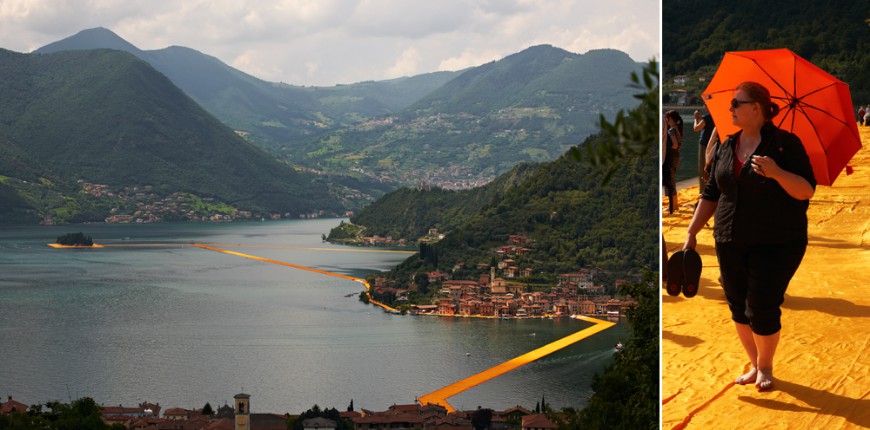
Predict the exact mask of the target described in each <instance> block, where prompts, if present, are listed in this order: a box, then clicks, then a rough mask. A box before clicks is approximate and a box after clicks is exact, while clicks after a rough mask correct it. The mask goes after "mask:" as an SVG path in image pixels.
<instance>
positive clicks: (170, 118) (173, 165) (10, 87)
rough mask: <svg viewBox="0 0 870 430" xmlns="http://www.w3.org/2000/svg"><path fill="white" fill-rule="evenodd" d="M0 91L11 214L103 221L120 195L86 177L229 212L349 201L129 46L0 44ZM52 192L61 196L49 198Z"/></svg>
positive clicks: (326, 206)
mask: <svg viewBox="0 0 870 430" xmlns="http://www.w3.org/2000/svg"><path fill="white" fill-rule="evenodd" d="M0 99H2V100H3V103H0V150H2V151H3V152H2V157H0V159H2V160H3V162H2V164H0V167H2V169H3V170H2V171H0V175H2V177H0V179H2V185H3V189H2V190H3V191H2V195H4V196H6V198H8V200H5V201H4V203H6V202H9V205H6V204H4V205H3V206H4V207H5V209H4V211H5V212H7V213H9V212H11V211H12V210H13V207H15V208H17V209H16V210H17V212H16V213H21V210H24V211H25V212H28V211H29V212H28V213H30V214H32V215H33V216H35V217H39V218H43V217H51V218H53V219H54V220H55V221H60V222H64V221H87V220H100V221H101V220H102V218H103V217H105V216H106V215H107V214H108V213H107V210H108V207H109V206H113V205H115V206H117V205H119V204H120V203H119V202H117V201H114V202H113V201H107V199H105V198H104V199H102V200H101V199H94V198H93V197H94V195H93V194H94V193H91V194H88V193H84V192H83V189H82V185H81V184H82V183H83V182H86V183H93V184H101V185H106V186H107V187H108V190H121V189H123V188H125V187H127V188H133V187H144V186H149V188H151V189H153V191H152V193H154V194H156V195H158V196H168V195H171V194H172V193H189V194H191V195H195V196H198V197H199V198H203V199H207V200H206V201H215V202H216V203H214V205H217V204H218V202H219V203H220V204H222V205H225V207H224V209H225V210H227V211H230V210H249V211H253V212H254V213H257V214H269V213H291V214H293V215H298V214H299V213H310V212H317V211H325V212H327V213H342V212H343V210H344V208H343V206H342V205H341V204H340V203H339V201H338V200H337V199H336V198H334V197H331V195H330V190H329V189H328V188H327V186H326V184H325V183H324V182H323V181H322V180H321V179H320V178H319V177H316V176H313V175H307V174H300V173H298V172H296V171H294V170H293V169H291V168H289V167H288V166H287V165H285V164H283V163H281V162H279V161H277V160H276V159H275V158H274V157H273V156H270V155H268V154H267V153H265V152H263V151H262V150H259V149H257V148H255V147H254V146H252V145H251V144H250V143H248V142H246V141H245V140H244V139H242V138H240V137H239V136H237V135H236V134H235V133H234V132H233V131H232V130H231V129H229V128H227V127H226V126H225V125H223V124H222V123H221V122H219V121H218V120H217V119H215V118H214V117H212V116H211V115H210V114H208V113H207V112H205V111H204V110H203V109H202V108H201V107H200V106H199V105H197V104H196V103H195V102H194V101H193V100H192V99H190V98H189V97H188V96H186V95H185V94H184V93H183V92H181V91H180V90H179V89H178V88H177V87H176V86H174V85H173V84H172V82H170V81H169V80H168V79H166V77H165V76H163V75H161V74H160V73H158V72H157V71H156V70H155V69H154V68H152V67H151V66H150V65H148V64H147V63H145V62H143V61H141V60H139V59H137V58H135V57H134V56H132V55H129V54H127V53H124V52H120V51H110V50H94V51H78V52H61V53H57V54H46V55H27V54H18V53H14V52H11V51H5V50H0ZM18 160H20V161H21V162H18ZM10 190H15V191H14V192H13V191H10ZM13 195H14V196H18V198H17V199H16V198H13V197H12V196H13ZM49 195H50V196H52V198H51V199H48V198H47V196H49ZM41 196H43V197H45V198H43V197H41ZM55 197H56V198H57V199H60V201H61V202H62V203H61V204H58V203H56V202H55V203H52V202H51V201H52V200H54V199H55ZM22 202H26V204H23V203H22ZM59 207H63V208H65V209H64V210H62V211H59ZM87 208H91V209H93V210H91V209H87Z"/></svg>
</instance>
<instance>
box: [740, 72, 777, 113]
mask: <svg viewBox="0 0 870 430" xmlns="http://www.w3.org/2000/svg"><path fill="white" fill-rule="evenodd" d="M737 90H743V92H744V93H746V95H747V96H749V100H752V101H753V102H755V103H758V104H759V105H761V114H762V115H764V119H765V120H766V121H770V120H772V119H773V117H775V116H776V114H778V113H779V106H777V104H776V103H774V102H773V101H772V100H771V99H770V91H768V90H767V88H765V87H764V85H761V84H759V83H758V82H752V81H747V82H744V83H742V84H740V85H738V86H737V88H735V89H734V91H737Z"/></svg>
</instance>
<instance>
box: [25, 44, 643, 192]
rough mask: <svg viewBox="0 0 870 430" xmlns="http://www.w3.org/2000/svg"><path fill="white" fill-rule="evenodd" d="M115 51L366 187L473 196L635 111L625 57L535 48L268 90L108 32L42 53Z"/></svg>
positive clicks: (263, 141) (273, 148) (180, 53)
mask: <svg viewBox="0 0 870 430" xmlns="http://www.w3.org/2000/svg"><path fill="white" fill-rule="evenodd" d="M95 48H109V49H119V50H123V51H126V52H130V53H132V54H133V55H135V56H137V57H139V58H141V59H143V60H144V61H146V62H148V63H149V64H151V65H152V66H154V68H156V69H157V70H159V71H160V72H161V73H163V74H165V75H166V76H167V77H168V78H169V79H170V80H172V81H173V83H175V84H176V85H177V86H178V87H179V88H181V89H182V90H184V91H185V92H186V93H187V94H188V95H189V96H191V97H192V98H193V99H194V100H196V101H197V102H198V103H200V104H201V105H202V106H203V107H204V108H205V109H206V110H208V111H209V112H210V113H212V114H213V115H215V116H216V117H217V118H218V119H220V120H221V121H222V122H224V123H225V124H227V125H228V126H230V127H232V128H233V129H235V130H237V131H240V132H241V133H242V134H243V135H244V136H245V138H246V139H248V140H249V141H251V142H252V143H254V144H255V145H258V146H259V147H261V148H263V149H265V150H266V151H268V152H271V153H272V154H274V155H275V156H276V157H278V158H280V159H282V160H284V161H286V162H288V163H290V164H292V165H294V166H300V167H302V168H306V169H314V170H316V171H319V172H324V173H331V174H339V175H347V174H351V175H354V176H357V177H358V178H360V179H361V180H362V181H364V182H371V181H374V182H376V183H380V182H386V183H390V184H394V186H395V185H413V184H417V183H421V182H422V183H427V184H434V185H438V186H442V187H457V186H458V187H462V186H468V185H477V184H481V183H485V182H487V181H489V180H491V179H493V178H494V177H495V176H497V175H498V174H500V173H504V172H506V171H508V170H510V169H511V168H512V167H513V166H514V165H515V164H517V163H518V162H522V161H547V160H553V159H555V158H556V157H558V156H560V155H561V154H562V153H563V152H564V151H565V150H566V149H567V148H568V147H570V146H572V145H575V144H577V143H579V142H580V141H582V140H583V139H584V138H585V137H586V136H588V135H589V134H591V133H593V132H595V131H597V128H596V125H595V124H596V123H597V119H598V115H600V114H604V115H606V116H610V115H612V114H613V113H615V112H616V111H617V110H619V109H625V108H631V107H633V106H634V105H635V104H636V102H635V100H634V99H633V98H632V97H631V91H630V89H629V88H628V87H627V85H626V77H627V76H629V74H630V73H631V72H635V71H638V70H639V69H640V65H639V64H637V63H636V62H634V61H632V60H631V58H629V57H628V55H626V54H625V53H623V52H619V51H615V50H596V51H590V52H588V53H586V54H583V55H579V54H574V53H570V52H568V51H565V50H563V49H559V48H555V47H552V46H549V45H541V46H534V47H530V48H528V49H525V50H523V51H521V52H519V53H517V54H514V55H511V56H508V57H506V58H504V59H502V60H499V61H493V62H490V63H487V64H484V65H481V66H478V67H473V68H469V69H466V70H462V71H456V72H435V73H428V74H423V75H417V76H413V77H406V78H399V79H392V80H387V81H379V82H374V81H367V82H360V83H355V84H351V85H338V86H334V87H301V86H293V85H288V84H284V83H273V82H266V81H263V80H260V79H258V78H255V77H253V76H250V75H248V74H245V73H243V72H241V71H239V70H236V69H234V68H232V67H230V66H228V65H226V64H224V63H222V62H221V61H219V60H218V59H216V58H214V57H211V56H208V55H205V54H202V53H200V52H198V51H195V50H193V49H189V48H183V47H177V46H172V47H168V48H165V49H160V50H153V51H143V50H140V49H138V48H136V47H135V46H133V45H132V44H130V43H128V42H127V41H125V40H123V39H122V38H120V37H119V36H117V35H116V34H114V33H113V32H111V31H110V30H108V29H105V28H95V29H89V30H84V31H82V32H79V33H78V34H75V35H73V36H70V37H68V38H66V39H63V40H61V41H58V42H55V43H52V44H49V45H46V46H44V47H42V48H40V49H37V50H36V51H34V53H52V52H59V51H66V50H81V49H95Z"/></svg>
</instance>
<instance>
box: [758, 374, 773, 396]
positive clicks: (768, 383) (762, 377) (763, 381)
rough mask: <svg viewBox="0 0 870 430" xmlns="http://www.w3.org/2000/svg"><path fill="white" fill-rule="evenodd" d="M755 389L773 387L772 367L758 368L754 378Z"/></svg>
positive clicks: (761, 389) (769, 388)
mask: <svg viewBox="0 0 870 430" xmlns="http://www.w3.org/2000/svg"><path fill="white" fill-rule="evenodd" d="M755 389H756V390H758V391H769V390H772V389H773V369H759V370H758V377H757V378H756V380H755Z"/></svg>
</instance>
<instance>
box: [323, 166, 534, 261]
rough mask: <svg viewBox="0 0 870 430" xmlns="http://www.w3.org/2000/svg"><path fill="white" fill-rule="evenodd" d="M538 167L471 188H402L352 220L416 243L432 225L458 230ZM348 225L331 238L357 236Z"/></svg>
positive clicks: (369, 232) (371, 232)
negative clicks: (488, 203) (487, 204)
mask: <svg viewBox="0 0 870 430" xmlns="http://www.w3.org/2000/svg"><path fill="white" fill-rule="evenodd" d="M538 168H539V166H538V165H534V164H520V165H518V166H516V167H514V168H513V169H512V170H511V171H510V172H508V173H505V174H503V175H501V176H499V177H498V178H496V180H495V181H492V182H490V183H488V184H486V185H484V186H482V187H478V188H473V189H470V190H445V189H441V188H434V189H411V188H400V189H398V190H396V191H393V192H390V193H388V194H386V195H385V196H383V197H381V198H380V199H378V200H377V201H375V202H374V203H372V204H370V205H368V206H366V207H365V208H363V209H362V210H361V211H360V212H359V213H358V214H356V215H354V216H352V217H351V218H350V223H351V225H353V226H357V227H364V229H363V234H364V235H365V236H375V235H377V236H382V237H387V236H390V237H393V238H395V239H396V240H398V239H405V240H406V241H407V242H408V243H412V244H413V243H415V242H416V241H417V240H418V239H420V238H421V237H423V236H425V235H426V234H427V233H428V232H429V229H431V228H435V229H437V230H438V231H439V232H449V231H454V230H456V229H457V228H459V227H460V226H461V225H462V224H464V223H465V222H466V221H468V219H469V218H471V217H472V216H473V215H475V214H476V213H478V212H479V211H480V208H481V202H489V201H493V200H495V199H497V198H498V197H499V196H500V195H502V194H504V193H505V192H506V191H507V190H508V189H509V188H511V187H513V186H515V185H516V184H517V183H519V182H521V181H523V180H524V179H526V178H527V177H528V176H529V174H531V172H533V171H534V170H536V169H538ZM347 228H351V227H350V226H348V227H345V226H344V225H342V226H339V227H336V228H334V229H333V230H332V231H331V232H330V235H329V236H328V237H327V240H330V241H336V242H342V241H348V240H347V239H355V238H356V237H355V236H348V234H347V233H346V232H345V230H346V229H347ZM351 231H354V232H355V230H351ZM351 242H352V240H351Z"/></svg>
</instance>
